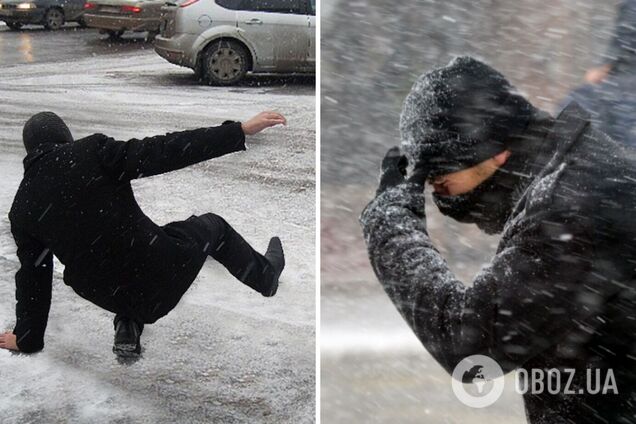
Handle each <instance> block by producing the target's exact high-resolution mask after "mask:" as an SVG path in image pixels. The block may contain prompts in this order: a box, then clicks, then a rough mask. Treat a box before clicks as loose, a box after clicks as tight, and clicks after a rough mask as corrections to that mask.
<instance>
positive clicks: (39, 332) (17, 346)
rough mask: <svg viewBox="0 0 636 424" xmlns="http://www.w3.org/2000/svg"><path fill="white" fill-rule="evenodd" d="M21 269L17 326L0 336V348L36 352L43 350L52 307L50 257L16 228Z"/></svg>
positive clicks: (48, 253)
mask: <svg viewBox="0 0 636 424" xmlns="http://www.w3.org/2000/svg"><path fill="white" fill-rule="evenodd" d="M11 231H12V233H13V238H14V239H15V243H16V245H17V247H18V259H19V260H20V269H19V270H18V272H17V273H16V275H15V283H16V290H15V298H16V301H17V303H16V308H15V312H16V324H15V327H14V329H13V334H11V333H5V334H2V335H1V336H0V348H5V349H12V350H20V351H21V352H27V353H31V352H37V351H38V350H41V349H42V348H43V347H44V332H45V330H46V324H47V321H48V317H49V308H50V306H51V284H52V279H53V254H52V253H51V251H50V250H49V249H48V248H46V247H45V246H44V245H42V244H41V243H40V242H39V241H37V240H36V239H34V238H33V237H31V236H30V235H29V234H27V233H26V232H24V231H22V230H19V229H17V228H15V227H12V229H11Z"/></svg>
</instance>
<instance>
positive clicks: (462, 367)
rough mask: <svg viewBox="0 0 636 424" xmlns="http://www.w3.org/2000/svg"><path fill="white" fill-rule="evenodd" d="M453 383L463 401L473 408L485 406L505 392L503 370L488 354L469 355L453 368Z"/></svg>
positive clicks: (454, 389)
mask: <svg viewBox="0 0 636 424" xmlns="http://www.w3.org/2000/svg"><path fill="white" fill-rule="evenodd" d="M462 382H463V383H462ZM452 385H453V393H455V396H456V397H457V399H459V401H460V402H461V403H463V404H464V405H466V406H470V407H471V408H485V407H487V406H490V405H492V404H493V403H495V402H496V401H497V399H499V397H500V396H501V394H502V393H503V390H504V379H503V370H502V369H501V367H500V366H499V364H498V363H497V362H495V361H494V360H493V359H492V358H489V357H488V356H484V355H472V356H468V357H466V358H464V359H462V360H461V361H460V362H459V364H457V366H456V367H455V369H454V370H453V379H452Z"/></svg>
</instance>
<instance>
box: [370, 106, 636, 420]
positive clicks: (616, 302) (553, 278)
mask: <svg viewBox="0 0 636 424" xmlns="http://www.w3.org/2000/svg"><path fill="white" fill-rule="evenodd" d="M553 122H554V124H553V125H554V126H553V127H552V129H551V131H549V133H548V136H547V137H546V138H544V139H542V140H534V141H532V142H533V143H536V146H537V150H536V152H535V154H534V155H531V156H529V157H528V160H529V161H531V162H532V163H531V165H532V166H531V167H530V168H529V169H533V171H532V175H531V177H530V178H526V179H523V181H528V182H527V183H524V186H523V187H521V190H518V191H516V192H518V193H519V199H518V201H517V203H516V207H515V208H514V209H513V210H511V211H510V214H509V217H508V220H507V222H506V225H505V227H504V230H503V233H502V237H501V242H500V244H499V246H498V249H497V253H496V255H495V257H494V258H493V259H492V262H491V263H490V264H489V265H488V266H487V267H486V268H484V269H483V270H482V271H481V272H480V273H479V274H478V275H477V276H476V277H475V279H474V281H473V283H472V285H470V287H467V286H466V285H464V284H462V283H461V282H460V281H459V280H458V279H457V278H456V277H455V276H454V275H453V273H452V272H451V271H450V270H449V268H448V266H447V264H446V262H445V260H444V258H443V257H442V256H441V255H440V253H439V252H438V251H437V250H436V249H435V247H434V246H433V244H432V243H431V240H430V239H429V236H428V233H427V231H426V221H425V215H424V194H423V193H422V191H421V189H420V190H419V191H416V190H413V187H412V186H411V184H401V185H399V186H397V187H395V188H391V189H389V190H388V191H385V192H384V193H382V194H380V195H379V196H378V197H376V199H374V200H373V201H372V202H371V203H370V204H369V206H368V207H367V208H366V209H365V211H364V212H363V215H362V217H361V222H362V225H363V230H364V235H365V240H366V242H367V245H368V251H369V256H370V259H371V263H372V265H373V269H374V271H375V273H376V275H377V277H378V279H379V281H380V282H381V284H382V285H383V287H384V289H385V291H386V292H387V294H388V295H389V297H390V298H391V299H392V301H393V302H394V303H395V305H396V307H397V308H398V310H399V311H400V312H401V314H402V316H403V317H404V319H405V320H406V321H407V323H408V324H409V325H410V326H411V328H412V329H413V331H414V332H415V334H416V335H417V336H418V338H419V339H420V340H421V342H422V343H423V345H424V346H425V347H426V348H427V350H428V351H429V352H430V353H431V355H432V356H433V357H434V358H435V359H436V360H437V361H438V362H439V363H440V364H441V365H442V366H443V367H444V368H445V369H446V370H447V371H448V372H449V373H452V371H453V369H454V367H455V366H456V365H457V364H458V363H459V362H460V361H461V360H462V359H463V358H465V357H467V356H470V355H474V354H482V355H487V356H489V357H491V358H493V359H495V360H496V361H497V362H498V363H499V364H500V365H501V366H502V368H503V370H504V372H508V371H511V370H513V369H516V368H522V367H523V368H527V369H531V368H541V369H545V368H562V369H563V368H572V369H575V370H576V375H575V378H574V382H573V383H572V386H571V389H573V390H577V391H578V389H579V388H584V387H585V373H586V371H585V370H586V368H597V369H600V370H602V372H603V373H607V372H608V369H609V368H612V369H613V372H614V376H615V377H616V382H617V389H618V391H619V394H618V395H613V394H606V395H596V396H595V395H592V394H586V395H571V394H569V395H568V394H564V393H560V394H555V395H551V394H549V393H548V392H547V391H544V393H543V394H537V395H531V394H527V395H525V396H524V401H525V405H526V412H527V415H528V418H529V421H530V422H532V423H560V422H568V423H569V422H572V423H586V422H611V423H619V422H621V423H622V422H636V418H635V414H636V402H634V397H633V396H634V394H635V393H634V392H635V390H636V291H635V290H634V289H635V288H636V281H635V271H634V270H635V267H636V220H634V219H633V214H634V211H635V210H636V161H635V160H634V158H633V153H630V152H629V151H627V150H623V148H622V147H621V146H620V145H618V144H617V143H616V142H614V141H613V140H612V139H610V138H609V137H607V136H606V135H604V134H602V133H600V132H598V131H597V130H595V129H594V128H593V127H591V126H590V125H589V121H588V115H587V113H586V112H585V111H584V110H583V109H581V108H580V107H579V106H578V105H576V104H572V105H570V106H569V107H568V108H566V109H565V110H564V112H563V113H562V114H561V115H560V116H559V117H558V118H557V119H556V120H555V121H553ZM528 142H531V141H530V140H528ZM513 154H514V153H513ZM605 377H606V374H603V378H605ZM563 378H565V376H564V377H563ZM564 386H565V384H563V385H562V386H561V390H563V389H564V388H565V387H564ZM599 417H602V418H599ZM604 420H605V421H604Z"/></svg>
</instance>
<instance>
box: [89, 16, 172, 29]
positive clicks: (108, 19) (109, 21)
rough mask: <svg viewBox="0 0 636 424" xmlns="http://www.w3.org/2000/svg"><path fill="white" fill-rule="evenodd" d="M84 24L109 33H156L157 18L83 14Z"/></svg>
mask: <svg viewBox="0 0 636 424" xmlns="http://www.w3.org/2000/svg"><path fill="white" fill-rule="evenodd" d="M84 22H86V25H87V26H89V27H91V28H99V29H104V30H109V31H139V32H141V31H158V30H159V23H160V21H159V19H158V18H144V17H128V16H105V15H94V14H91V13H85V14H84Z"/></svg>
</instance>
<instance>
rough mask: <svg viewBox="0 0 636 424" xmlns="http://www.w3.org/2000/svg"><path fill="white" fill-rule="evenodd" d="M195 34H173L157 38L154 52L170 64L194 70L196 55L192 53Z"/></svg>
mask: <svg viewBox="0 0 636 424" xmlns="http://www.w3.org/2000/svg"><path fill="white" fill-rule="evenodd" d="M197 37H198V35H197V34H175V35H173V36H172V37H163V36H160V35H159V36H157V37H156V38H155V51H156V52H157V54H159V56H161V57H163V58H164V59H166V60H167V61H168V62H170V63H174V64H175V65H181V66H185V67H187V68H192V69H194V68H195V67H196V61H197V60H196V55H195V54H194V53H193V52H192V46H193V45H194V40H196V38H197Z"/></svg>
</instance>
